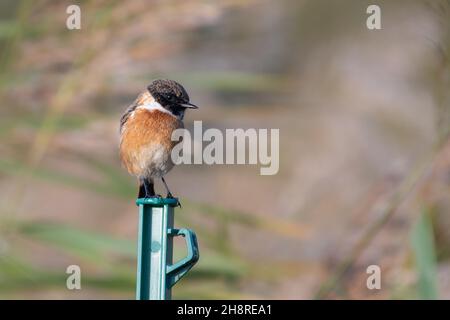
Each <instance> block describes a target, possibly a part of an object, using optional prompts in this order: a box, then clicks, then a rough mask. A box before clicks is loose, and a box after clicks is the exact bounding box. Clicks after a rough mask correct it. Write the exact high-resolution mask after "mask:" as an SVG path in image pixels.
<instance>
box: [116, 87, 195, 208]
mask: <svg viewBox="0 0 450 320" xmlns="http://www.w3.org/2000/svg"><path fill="white" fill-rule="evenodd" d="M187 109H198V107H197V106H196V105H195V104H193V103H191V102H190V98H189V95H188V93H187V92H186V90H185V88H184V87H183V86H182V85H181V84H179V83H178V82H176V81H174V80H168V79H157V80H154V81H152V82H151V83H150V84H149V85H148V86H147V89H146V90H144V91H143V92H141V93H140V94H139V95H138V96H137V98H136V100H134V102H133V103H132V104H131V105H130V106H129V107H128V108H127V109H126V110H125V112H124V114H123V115H122V117H121V118H120V144H119V153H120V159H121V163H122V165H123V166H124V167H125V168H126V169H127V171H128V172H129V173H130V174H131V175H133V176H135V177H137V179H138V182H139V192H138V198H155V197H156V198H160V197H161V196H160V195H158V194H156V193H155V188H154V183H155V180H156V179H161V180H162V182H163V184H164V186H165V188H166V191H167V196H166V197H167V198H173V195H172V193H171V192H170V190H169V187H168V185H167V183H166V181H165V179H164V176H165V175H166V174H167V173H168V172H169V171H170V170H171V169H172V168H173V167H174V163H173V161H172V158H171V151H172V149H173V147H174V146H175V145H176V144H177V142H176V141H172V139H171V136H172V132H173V131H174V130H176V129H181V128H184V124H183V118H184V114H185V111H186V110H187ZM178 204H179V205H180V203H178Z"/></svg>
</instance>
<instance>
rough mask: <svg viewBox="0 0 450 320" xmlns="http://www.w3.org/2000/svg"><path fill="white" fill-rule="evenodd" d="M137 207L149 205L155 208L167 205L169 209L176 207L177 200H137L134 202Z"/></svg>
mask: <svg viewBox="0 0 450 320" xmlns="http://www.w3.org/2000/svg"><path fill="white" fill-rule="evenodd" d="M136 204H137V205H145V204H148V205H151V206H155V207H163V206H165V205H169V206H171V207H176V206H178V198H160V197H155V198H139V199H137V200H136Z"/></svg>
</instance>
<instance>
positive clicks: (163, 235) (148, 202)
mask: <svg viewBox="0 0 450 320" xmlns="http://www.w3.org/2000/svg"><path fill="white" fill-rule="evenodd" d="M136 203H137V205H138V206H139V228H138V252H137V276H136V299H137V300H170V299H171V297H172V295H171V293H172V287H173V286H174V285H175V283H177V282H178V281H179V280H180V279H181V278H182V277H183V276H184V275H185V274H186V273H187V272H188V271H189V270H190V269H191V268H192V267H193V266H194V264H195V263H196V262H197V261H198V259H199V250H198V244H197V238H196V236H195V233H194V232H193V231H192V230H189V229H174V228H173V224H174V208H175V207H176V206H177V205H178V199H175V198H140V199H137V201H136ZM176 236H183V237H184V238H185V240H186V246H187V252H188V254H187V256H186V257H185V258H183V259H181V260H180V261H178V262H177V263H175V264H173V263H172V262H173V261H172V259H173V237H176Z"/></svg>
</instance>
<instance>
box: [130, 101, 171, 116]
mask: <svg viewBox="0 0 450 320" xmlns="http://www.w3.org/2000/svg"><path fill="white" fill-rule="evenodd" d="M138 108H142V109H146V110H148V111H154V110H158V111H161V112H165V113H168V114H170V115H171V116H174V115H173V114H172V112H170V111H169V110H167V109H166V108H164V107H163V106H162V105H160V104H159V103H158V102H156V101H155V100H153V99H152V100H151V101H146V102H145V103H144V104H141V105H140V106H139V107H138ZM174 117H175V116H174Z"/></svg>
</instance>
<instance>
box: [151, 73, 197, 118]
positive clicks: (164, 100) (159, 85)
mask: <svg viewBox="0 0 450 320" xmlns="http://www.w3.org/2000/svg"><path fill="white" fill-rule="evenodd" d="M147 89H148V91H149V92H150V94H151V95H152V96H153V98H154V99H155V100H156V102H158V103H159V104H160V105H161V106H163V107H164V108H166V109H167V110H169V111H171V112H172V113H173V114H175V115H180V114H183V113H184V111H185V110H186V109H187V108H190V109H197V108H198V107H197V106H196V105H194V104H192V103H190V102H189V95H188V94H187V92H186V90H185V89H184V88H183V86H182V85H181V84H179V83H178V82H176V81H173V80H167V79H159V80H155V81H153V82H152V83H150V85H149V86H148V87H147Z"/></svg>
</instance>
